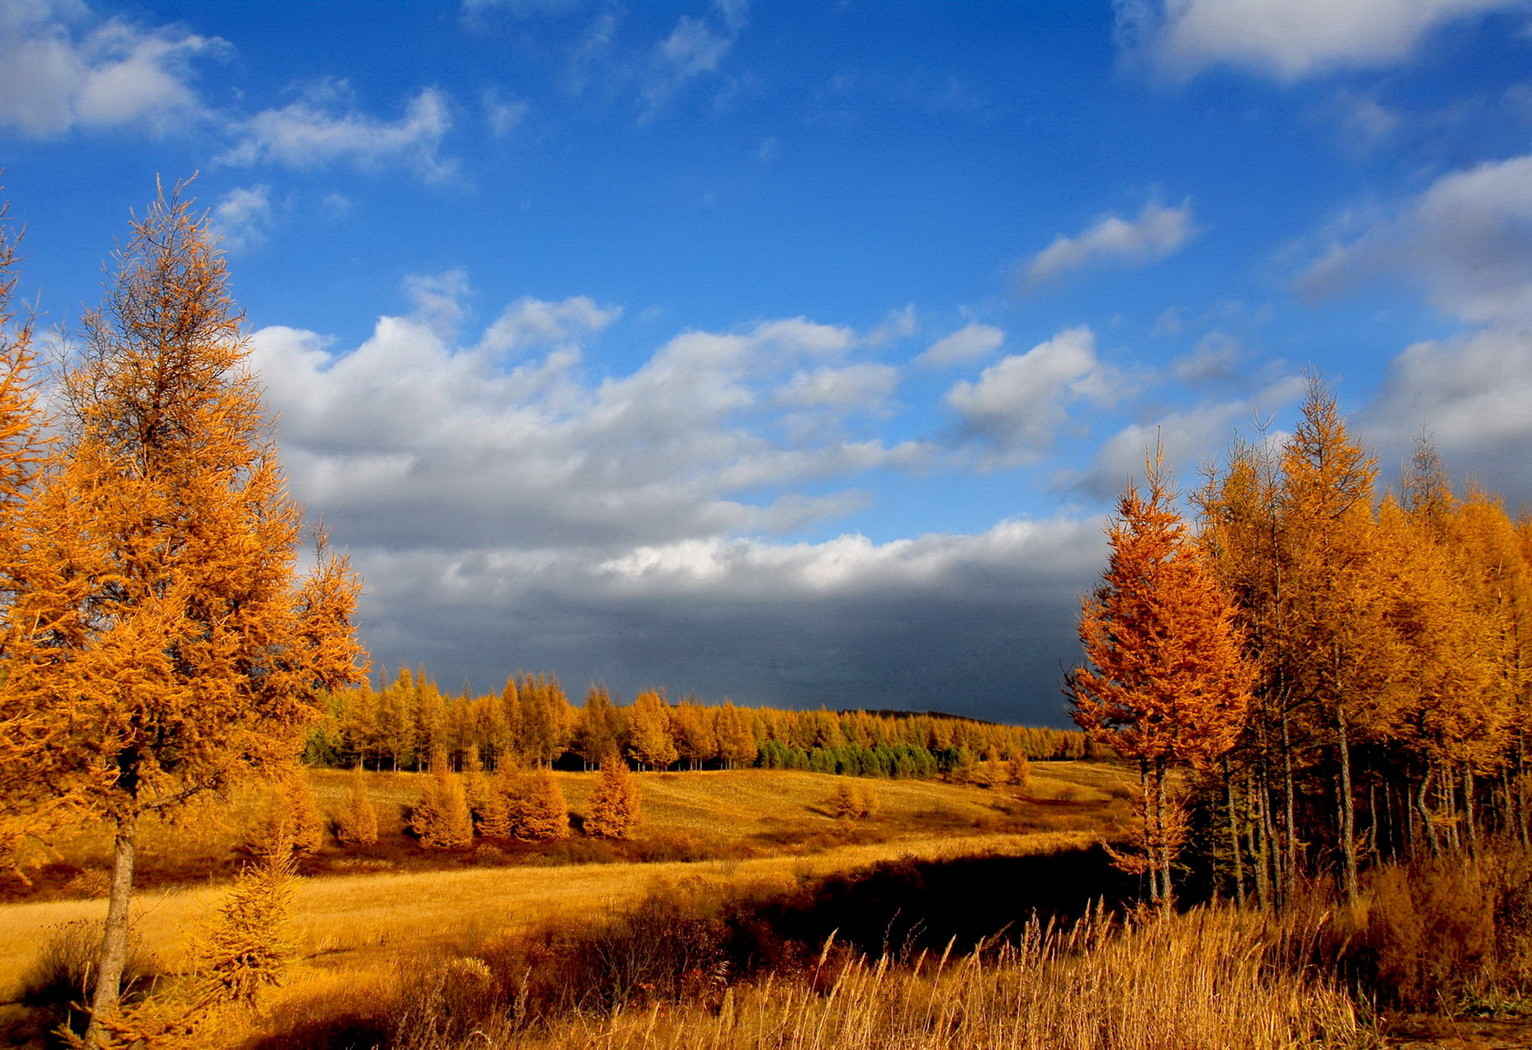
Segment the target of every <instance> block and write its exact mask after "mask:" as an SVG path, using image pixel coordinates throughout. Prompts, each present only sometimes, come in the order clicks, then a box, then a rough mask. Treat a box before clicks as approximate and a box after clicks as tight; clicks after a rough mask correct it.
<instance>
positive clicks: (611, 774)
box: [585, 751, 639, 839]
mask: <svg viewBox="0 0 1532 1050" xmlns="http://www.w3.org/2000/svg"><path fill="white" fill-rule="evenodd" d="M638 819H639V813H638V785H637V784H636V783H635V782H634V778H633V774H632V773H630V772H628V763H627V762H626V761H625V760H624V759H623V757H622V756H621V755H619V754H617V753H616V752H615V751H609V752H607V754H606V755H605V757H603V758H602V760H601V775H600V777H599V778H598V779H597V780H596V789H595V790H594V791H592V792H591V795H590V812H589V813H587V814H586V817H585V833H586V834H587V835H592V836H594V837H596V838H602V839H625V838H629V837H631V836H632V834H633V829H634V828H635V827H637V826H638Z"/></svg>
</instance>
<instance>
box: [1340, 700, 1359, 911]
mask: <svg viewBox="0 0 1532 1050" xmlns="http://www.w3.org/2000/svg"><path fill="white" fill-rule="evenodd" d="M1335 741H1336V744H1337V745H1338V746H1339V748H1340V809H1341V813H1340V818H1341V819H1340V836H1341V856H1342V858H1343V859H1344V862H1345V867H1344V871H1343V875H1344V882H1345V886H1346V903H1348V904H1350V905H1352V906H1353V907H1354V906H1355V905H1356V902H1357V901H1358V900H1359V899H1360V898H1361V896H1362V887H1361V882H1360V880H1359V879H1358V878H1357V866H1356V803H1355V800H1354V799H1353V798H1352V797H1351V741H1350V739H1349V737H1348V735H1347V732H1346V712H1345V709H1344V708H1339V709H1337V710H1336V712H1335Z"/></svg>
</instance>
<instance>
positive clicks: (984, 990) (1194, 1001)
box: [391, 910, 1377, 1050]
mask: <svg viewBox="0 0 1532 1050" xmlns="http://www.w3.org/2000/svg"><path fill="white" fill-rule="evenodd" d="M1274 943H1275V939H1274V938H1273V937H1272V931H1271V929H1270V928H1269V926H1268V920H1267V918H1266V917H1265V916H1262V915H1259V914H1255V913H1244V914H1241V913H1238V912H1235V911H1232V910H1202V911H1198V912H1194V913H1192V914H1190V915H1187V916H1178V917H1175V918H1173V919H1169V920H1159V919H1149V920H1147V921H1145V922H1144V923H1142V924H1141V925H1130V926H1129V927H1128V928H1127V929H1126V930H1119V929H1117V928H1116V927H1115V924H1113V923H1112V922H1110V921H1108V920H1105V919H1102V918H1101V917H1099V916H1097V917H1088V918H1087V919H1086V920H1084V921H1082V922H1081V923H1080V924H1079V925H1078V926H1076V927H1074V928H1073V929H1071V930H1069V931H1067V932H1064V931H1060V930H1057V929H1051V928H1040V927H1038V926H1036V925H1035V924H1034V925H1032V926H1030V927H1029V928H1028V929H1027V930H1026V932H1025V935H1024V937H1023V938H1022V940H1021V941H1020V943H1019V944H1017V945H1013V946H1007V947H1004V948H1002V949H1000V950H998V951H991V952H986V953H980V954H974V955H970V956H967V957H964V958H961V959H948V958H946V957H944V956H943V957H929V956H928V957H925V958H924V959H923V960H921V961H920V962H919V963H917V965H916V966H915V967H914V968H913V969H905V968H902V967H898V966H892V965H890V964H889V962H888V960H886V959H885V960H881V961H877V962H869V961H866V960H852V961H851V962H849V963H844V962H837V961H836V960H835V958H834V957H833V956H830V957H829V961H828V962H823V963H822V966H823V972H822V973H821V975H820V976H821V977H822V980H808V981H781V980H777V979H775V978H770V979H768V980H766V981H763V982H759V983H755V984H751V985H743V986H739V987H737V988H734V989H731V990H729V991H728V992H727V993H726V994H725V996H724V997H723V999H722V1002H721V1005H706V1006H704V1005H697V1004H684V1003H683V1004H656V1005H654V1006H652V1007H648V1008H643V1009H638V1010H629V1011H626V1012H619V1013H617V1014H616V1015H615V1016H609V1017H584V1018H581V1017H576V1018H573V1019H570V1020H568V1021H565V1022H563V1023H558V1024H555V1025H554V1026H553V1027H552V1028H551V1030H548V1031H542V1032H535V1033H533V1034H528V1033H526V1032H519V1031H517V1030H515V1029H514V1027H513V1026H512V1024H511V1023H509V1022H503V1021H497V1020H496V1019H495V1017H493V1016H492V1017H491V1018H490V1019H489V1020H488V1022H487V1023H485V1024H482V1025H480V1026H478V1027H477V1031H476V1032H475V1034H474V1035H473V1036H472V1037H471V1038H469V1039H467V1040H462V1039H454V1038H451V1037H447V1038H444V1037H443V1035H442V1032H441V1028H440V1027H439V1026H438V1024H437V1023H436V1022H437V1020H438V1019H440V1018H443V1017H445V1016H446V1014H445V1013H444V1012H443V1011H442V1007H445V1006H447V1005H449V1004H450V1003H452V1002H454V1001H458V1002H459V1004H460V1005H461V1004H462V1003H464V1002H467V1001H468V1000H464V999H462V996H463V995H464V994H465V992H467V993H468V994H470V995H471V992H472V990H471V989H465V988H464V987H463V984H464V983H465V982H464V980H462V979H461V977H454V976H453V975H454V974H456V973H457V972H458V971H456V970H453V969H451V968H444V969H443V970H441V971H440V980H439V981H438V984H439V985H440V987H439V988H432V987H429V986H428V987H427V989H426V991H425V995H424V1000H425V1001H420V999H417V1000H415V1001H413V1002H412V1003H411V1004H410V1007H409V1009H407V1010H405V1011H404V1012H403V1016H404V1017H405V1018H406V1019H407V1021H408V1023H407V1024H406V1026H405V1030H404V1031H402V1032H400V1033H399V1035H398V1041H397V1042H395V1043H393V1044H391V1045H393V1046H396V1047H398V1048H399V1050H457V1048H463V1050H466V1048H467V1047H468V1046H475V1047H478V1046H486V1047H499V1048H506V1050H510V1048H521V1050H551V1048H554V1047H558V1048H561V1050H562V1048H576V1047H589V1048H592V1050H594V1048H597V1047H600V1048H604V1050H683V1048H685V1050H726V1048H727V1050H735V1048H744V1047H758V1048H776V1050H789V1048H791V1050H831V1048H834V1050H884V1048H898V1050H949V1048H952V1047H986V1048H997V1050H1055V1048H1063V1047H1067V1048H1069V1050H1297V1048H1299V1047H1319V1046H1324V1047H1334V1048H1344V1047H1355V1048H1362V1047H1371V1046H1376V1045H1377V1039H1376V1035H1375V1033H1374V1031H1373V1029H1372V1028H1371V1027H1370V1026H1369V1025H1367V1024H1365V1023H1363V1022H1362V1021H1360V1020H1359V1019H1358V1017H1357V1016H1356V1013H1355V1011H1354V1010H1353V1007H1352V1005H1351V1002H1350V1000H1349V999H1348V998H1347V996H1346V995H1345V994H1344V993H1343V992H1341V991H1340V990H1338V989H1336V988H1334V987H1332V986H1329V985H1326V984H1322V983H1319V982H1316V981H1315V980H1313V979H1312V978H1310V977H1307V976H1303V975H1300V972H1299V968H1298V967H1295V966H1294V965H1293V964H1292V961H1291V960H1287V959H1283V958H1281V957H1280V951H1279V950H1278V949H1276V948H1274ZM458 969H459V970H462V971H463V972H464V973H467V970H466V968H464V967H459V968H458ZM448 982H452V984H453V986H452V987H448ZM433 996H434V997H439V998H440V1002H439V1003H437V1002H433V1001H432V999H433Z"/></svg>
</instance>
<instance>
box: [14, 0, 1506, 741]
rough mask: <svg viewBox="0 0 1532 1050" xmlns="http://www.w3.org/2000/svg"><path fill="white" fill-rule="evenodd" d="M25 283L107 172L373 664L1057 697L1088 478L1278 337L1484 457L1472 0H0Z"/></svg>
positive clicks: (1247, 427) (59, 274) (47, 276)
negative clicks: (268, 448) (246, 354)
mask: <svg viewBox="0 0 1532 1050" xmlns="http://www.w3.org/2000/svg"><path fill="white" fill-rule="evenodd" d="M0 166H3V168H4V169H5V175H4V184H5V187H6V189H5V196H6V197H7V198H8V199H9V200H10V201H11V204H12V209H13V212H14V215H15V216H16V218H17V219H19V220H20V221H22V222H23V223H24V224H25V226H26V227H27V231H28V232H27V238H26V241H25V244H24V255H25V261H24V269H23V289H22V290H23V293H24V294H25V295H26V296H28V297H29V298H31V299H33V300H34V301H36V302H37V304H38V307H39V310H40V313H41V320H42V322H43V324H44V326H45V327H47V328H48V329H49V331H50V337H52V338H57V339H60V340H67V339H68V338H69V335H70V333H71V332H72V331H74V330H76V329H77V326H78V315H79V312H80V310H81V308H82V307H84V306H87V305H90V304H93V303H94V302H95V301H96V300H98V299H99V297H100V289H101V273H102V265H103V263H104V261H105V260H106V258H107V256H108V254H109V252H110V249H111V246H112V245H113V243H115V242H116V241H118V240H120V239H121V238H122V237H123V235H124V233H125V231H126V221H127V217H128V211H129V209H130V208H132V207H139V208H141V207H142V206H143V204H144V203H145V201H146V200H147V199H148V197H149V196H150V195H151V193H152V190H153V180H154V178H155V176H156V174H159V175H161V176H163V177H164V178H165V179H167V180H174V179H177V178H181V177H184V176H187V175H190V174H191V173H192V172H200V175H199V176H198V178H197V180H196V182H195V183H194V185H193V189H192V192H193V193H194V194H195V195H196V196H197V198H198V200H199V202H200V203H201V204H202V205H204V206H205V207H207V208H208V209H209V211H210V214H211V216H212V219H213V223H214V226H215V228H216V230H217V231H218V236H219V237H220V238H221V239H222V243H223V245H224V247H225V249H226V250H227V252H228V256H229V260H230V266H231V272H232V276H233V284H234V290H235V293H236V296H237V297H238V299H239V301H240V303H241V304H242V305H243V307H244V308H245V310H246V312H247V319H248V331H249V333H250V335H251V339H252V347H253V356H252V361H253V364H254V366H255V367H256V368H257V369H259V370H260V372H261V375H262V378H263V379H264V381H265V383H266V387H267V397H268V402H269V404H270V406H271V408H272V410H273V411H274V412H275V413H276V414H277V415H278V416H279V424H278V434H279V439H280V441H281V443H282V447H283V455H284V461H285V463H286V465H287V467H288V470H289V474H290V476H291V479H292V484H293V488H294V490H295V492H296V493H297V495H298V496H299V498H300V499H301V500H302V501H303V503H304V504H305V506H306V507H307V508H308V509H309V511H310V513H311V515H312V516H313V517H315V518H323V519H324V520H325V521H326V522H327V523H328V524H329V525H330V526H331V528H332V530H333V531H334V533H335V536H336V539H337V541H338V543H339V544H340V545H342V546H343V547H345V548H346V549H348V550H349V551H350V552H351V554H352V556H353V558H354V559H355V561H356V563H357V565H358V567H359V568H361V570H362V571H363V572H364V574H365V575H366V578H367V581H368V592H367V596H366V598H365V600H364V608H363V628H364V636H365V638H366V640H367V641H368V642H369V644H370V645H371V647H372V649H373V652H374V655H375V658H376V660H377V662H378V664H379V666H380V668H393V667H396V666H398V665H399V664H401V663H410V664H418V663H425V664H426V665H427V666H428V667H429V668H430V669H431V671H432V672H433V673H434V674H436V675H437V676H438V677H439V678H441V679H442V681H443V682H444V684H445V685H447V686H448V687H449V688H460V687H472V688H489V687H492V686H493V685H494V684H495V683H496V682H497V680H498V679H499V678H500V677H501V676H502V675H503V674H504V673H506V672H507V671H510V670H513V669H516V668H527V669H541V668H546V669H550V670H555V671H557V672H558V673H559V674H560V675H561V676H562V677H563V678H564V680H565V682H566V686H567V687H568V688H569V689H570V691H571V692H572V693H575V694H576V696H577V697H578V694H579V693H581V692H582V691H583V689H584V686H585V685H586V683H588V682H589V681H591V680H593V679H601V680H604V681H605V682H607V683H608V684H609V685H611V686H613V687H614V688H616V689H617V690H619V691H623V692H628V693H631V692H632V691H633V690H635V689H637V688H639V687H641V686H645V685H649V684H662V685H666V686H668V687H670V690H671V692H672V693H675V694H679V693H681V692H684V691H686V690H696V691H698V692H699V693H701V694H703V695H704V696H705V697H708V698H713V699H717V698H720V697H722V696H724V695H731V696H734V697H735V698H737V699H740V700H744V701H762V702H775V703H785V704H793V705H800V704H801V705H816V704H820V703H824V704H830V705H853V704H869V705H874V706H912V707H928V706H936V707H943V708H947V709H951V710H956V711H961V712H965V713H974V714H984V715H989V716H992V717H1000V718H1008V719H1019V720H1032V721H1050V722H1057V721H1059V720H1060V719H1061V718H1062V717H1063V714H1062V711H1063V708H1062V701H1061V699H1060V697H1059V694H1058V685H1059V674H1060V668H1061V666H1063V665H1064V664H1065V663H1067V662H1068V661H1069V660H1071V659H1072V658H1073V653H1074V645H1073V642H1072V629H1073V618H1074V611H1075V606H1076V603H1077V601H1078V597H1079V595H1080V594H1081V593H1082V592H1083V591H1084V590H1085V589H1086V588H1088V587H1089V586H1090V584H1091V579H1092V576H1093V574H1094V573H1095V572H1096V571H1097V569H1098V567H1099V564H1100V559H1101V555H1102V548H1103V544H1102V538H1101V529H1102V520H1103V519H1102V515H1103V513H1104V512H1105V511H1106V510H1107V509H1108V508H1109V505H1110V500H1111V497H1112V495H1113V493H1114V492H1115V491H1116V490H1117V489H1119V488H1120V486H1121V485H1122V483H1123V481H1124V480H1125V479H1126V478H1127V477H1128V476H1129V474H1130V473H1132V472H1133V471H1134V469H1135V468H1136V467H1138V466H1139V465H1140V464H1141V462H1142V456H1143V451H1144V447H1145V445H1146V444H1147V443H1148V442H1149V441H1150V440H1152V439H1153V435H1154V434H1155V432H1156V429H1158V431H1159V432H1160V433H1161V434H1162V435H1163V438H1164V440H1165V442H1166V445H1167V448H1168V450H1169V452H1170V454H1171V456H1172V458H1173V460H1174V461H1175V463H1176V466H1177V467H1178V468H1179V469H1180V470H1181V472H1182V477H1183V479H1184V480H1185V481H1186V482H1187V483H1188V484H1190V483H1191V482H1192V481H1194V478H1195V470H1196V468H1197V466H1198V465H1199V464H1200V463H1203V462H1206V461H1208V460H1209V459H1213V458H1216V457H1217V456H1218V455H1219V454H1220V452H1221V451H1222V450H1223V449H1224V448H1225V447H1226V446H1227V444H1228V442H1229V440H1230V438H1232V437H1233V435H1234V433H1235V432H1236V430H1239V431H1240V432H1242V433H1244V434H1245V435H1246V436H1251V435H1253V434H1254V426H1255V423H1256V421H1257V420H1263V421H1266V422H1267V423H1268V425H1269V427H1270V428H1271V431H1272V432H1273V433H1275V434H1277V435H1278V436H1280V433H1281V431H1282V428H1283V427H1284V426H1285V425H1287V424H1288V423H1289V422H1290V417H1291V412H1292V409H1293V406H1294V403H1295V401H1296V399H1297V396H1298V394H1299V392H1300V389H1301V382H1302V380H1301V374H1302V372H1303V370H1304V369H1305V368H1308V367H1313V368H1317V369H1319V370H1320V371H1321V372H1322V373H1323V374H1324V375H1326V376H1327V377H1328V378H1329V379H1330V380H1331V381H1332V382H1333V383H1334V385H1335V387H1336V389H1337V391H1338V393H1339V395H1340V397H1341V400H1342V403H1343V405H1344V406H1345V407H1346V409H1347V410H1348V412H1349V413H1350V414H1351V417H1352V419H1353V422H1354V424H1355V425H1356V427H1357V429H1358V431H1359V432H1360V433H1361V434H1363V435H1364V436H1365V438H1366V439H1367V441H1368V442H1369V443H1370V444H1371V446H1372V447H1373V448H1374V450H1375V451H1376V452H1377V454H1378V455H1379V457H1380V460H1381V462H1382V463H1383V465H1384V468H1385V474H1387V473H1388V472H1389V471H1390V470H1392V468H1393V465H1394V464H1396V463H1398V462H1399V461H1400V459H1401V457H1402V455H1403V454H1404V450H1405V449H1406V448H1407V446H1408V444H1409V441H1410V440H1411V439H1412V438H1413V436H1414V435H1415V434H1416V433H1418V432H1419V431H1420V430H1421V428H1422V427H1424V428H1428V429H1429V430H1430V431H1431V432H1432V433H1433V434H1434V435H1435V438H1436V440H1437V441H1438V443H1439V444H1440V445H1441V447H1442V449H1443V452H1444V454H1445V457H1446V459H1447V460H1448V462H1449V464H1450V465H1451V466H1452V467H1453V468H1454V470H1455V471H1457V472H1458V473H1459V474H1462V475H1465V476H1466V475H1472V476H1474V477H1476V478H1478V479H1479V480H1481V481H1482V482H1483V483H1485V484H1487V485H1489V486H1490V487H1492V488H1495V489H1497V490H1499V491H1502V492H1503V493H1505V494H1506V496H1507V497H1508V499H1509V501H1510V502H1511V504H1512V505H1513V507H1516V506H1522V505H1525V504H1527V503H1528V502H1529V501H1532V465H1529V464H1532V410H1529V408H1528V405H1529V404H1532V400H1529V398H1532V336H1529V322H1532V236H1529V235H1532V7H1529V6H1528V4H1527V3H1525V2H1522V0H1517V2H1503V0H1349V2H1339V0H1168V2H1161V0H1118V2H1116V3H1099V4H1091V3H1082V2H1058V3H1044V2H1038V3H1028V4H977V3H976V4H962V5H959V4H944V3H930V4H918V5H917V4H911V5H902V6H900V7H898V8H895V9H890V6H889V5H881V4H870V3H851V2H846V3H839V4H813V5H809V4H803V5H798V4H773V5H763V4H756V5H751V4H749V3H748V0H719V2H714V3H711V4H709V3H706V2H697V3H688V4H680V5H668V4H667V5H660V4H649V5H642V6H639V5H630V6H626V7H624V6H617V5H612V4H608V3H603V2H599V0H590V2H586V0H462V2H461V3H460V4H457V5H455V4H453V3H448V2H443V3H439V4H436V5H427V4H412V5H378V4H371V3H368V4H348V3H336V4H329V5H306V4H305V5H286V6H278V5H245V4H229V3H213V4H206V5H184V4H173V3H142V4H134V5H110V4H95V5H90V6H87V5H85V4H83V3H76V2H67V0H0Z"/></svg>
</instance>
